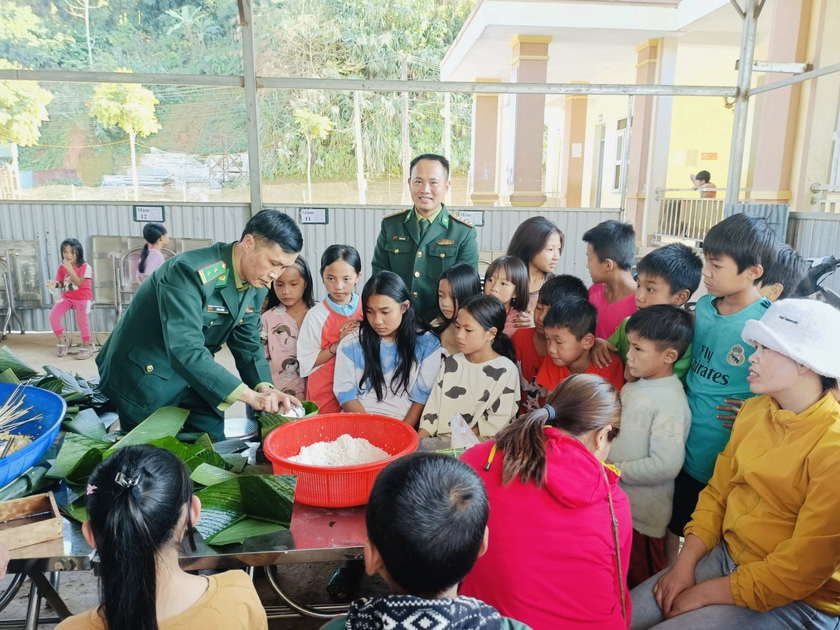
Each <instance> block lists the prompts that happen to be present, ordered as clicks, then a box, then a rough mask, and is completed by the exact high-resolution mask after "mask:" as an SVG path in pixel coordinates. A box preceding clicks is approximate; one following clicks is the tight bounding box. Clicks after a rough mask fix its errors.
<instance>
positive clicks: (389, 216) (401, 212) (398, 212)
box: [382, 208, 411, 219]
mask: <svg viewBox="0 0 840 630" xmlns="http://www.w3.org/2000/svg"><path fill="white" fill-rule="evenodd" d="M407 212H411V208H406V209H404V210H397V211H396V212H392V213H391V214H386V215H385V216H384V217H382V218H383V219H390V218H391V217H398V216H400V215H403V214H406V213H407Z"/></svg>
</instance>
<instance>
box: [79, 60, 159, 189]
mask: <svg viewBox="0 0 840 630" xmlns="http://www.w3.org/2000/svg"><path fill="white" fill-rule="evenodd" d="M117 72H131V71H130V70H126V69H124V68H120V69H118V70H117ZM157 104H158V100H157V99H156V98H155V95H154V94H153V93H152V91H151V90H149V89H147V88H144V87H143V86H142V85H140V84H139V83H105V84H101V85H98V86H97V87H96V89H95V90H94V92H93V100H92V101H91V104H90V115H91V116H93V118H95V119H96V120H97V121H98V122H99V123H100V124H101V125H102V126H103V127H104V128H105V129H108V128H110V127H119V128H120V129H122V130H123V131H124V132H125V133H126V134H128V140H129V143H130V145H131V178H132V183H133V185H134V199H135V201H136V200H137V198H138V193H139V190H138V186H137V157H136V151H135V146H134V141H135V139H136V138H137V136H138V135H139V136H140V137H141V138H145V137H147V136H149V135H151V134H153V133H157V132H158V131H159V130H160V128H161V126H160V123H159V122H158V120H157V118H156V117H155V105H157Z"/></svg>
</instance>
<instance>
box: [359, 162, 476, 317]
mask: <svg viewBox="0 0 840 630" xmlns="http://www.w3.org/2000/svg"><path fill="white" fill-rule="evenodd" d="M410 173H411V177H410V178H409V180H408V185H409V187H410V188H411V199H412V201H413V202H414V207H413V208H411V209H410V210H402V211H400V212H396V213H394V214H391V215H388V216H386V217H385V218H384V219H382V229H381V231H380V232H379V238H378V239H377V241H376V250H375V251H374V253H373V261H372V262H371V267H372V268H373V273H374V274H375V273H376V272H378V271H382V270H383V269H385V270H387V271H393V272H394V273H396V274H397V275H399V276H400V277H401V278H402V279H403V282H405V285H406V286H407V287H408V288H409V291H411V295H412V296H413V297H414V301H415V302H416V304H417V312H418V313H420V314H421V315H422V317H423V318H424V319H425V320H426V321H427V322H431V321H432V320H433V319H434V318H435V317H437V316H438V315H440V309H439V308H438V299H437V285H438V278H440V274H441V272H443V270H444V269H446V268H448V267H451V266H452V265H454V264H455V263H456V262H465V263H469V264H470V265H472V266H473V267H475V268H476V269H478V241H477V239H476V233H475V227H474V226H473V224H472V223H470V222H469V221H465V220H464V219H460V218H458V217H456V216H453V215H451V214H449V212H448V211H447V209H446V206H444V205H443V199H444V198H445V197H446V193H447V191H448V190H449V161H448V160H447V159H446V158H445V157H442V156H440V155H433V154H425V155H419V156H417V157H416V158H414V159H413V160H412V161H411V170H410Z"/></svg>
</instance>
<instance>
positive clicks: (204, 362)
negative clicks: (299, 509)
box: [96, 210, 303, 438]
mask: <svg viewBox="0 0 840 630" xmlns="http://www.w3.org/2000/svg"><path fill="white" fill-rule="evenodd" d="M302 246H303V237H302V236H301V233H300V229H298V227H297V225H295V222H294V221H293V220H292V219H291V218H290V217H288V216H286V215H285V214H282V213H280V212H278V211H276V210H263V211H262V212H260V213H258V214H257V215H255V216H254V217H252V218H251V220H250V221H248V224H247V225H246V226H245V230H244V232H243V234H242V238H241V240H240V241H239V242H238V243H217V244H215V245H212V246H210V247H205V248H203V249H197V250H193V251H190V252H185V253H183V254H180V255H178V256H175V257H174V258H172V259H170V260H168V261H167V262H166V263H164V264H163V265H162V266H161V267H160V268H159V269H157V270H156V271H155V272H154V273H153V274H152V275H151V276H149V278H147V279H146V281H145V282H143V284H141V285H140V288H139V289H138V290H137V293H136V295H135V296H134V299H133V300H132V301H131V304H130V305H129V307H128V310H127V311H126V313H125V315H124V316H123V317H122V318H121V319H120V321H119V322H117V326H116V327H115V328H114V332H113V333H112V334H111V336H110V338H109V339H108V341H107V342H106V343H105V345H104V346H103V347H102V351H101V352H100V353H99V356H98V357H97V358H96V364H97V365H98V366H99V374H100V377H101V381H100V387H101V389H102V392H103V393H104V394H105V395H106V396H108V397H109V398H110V399H111V401H112V402H113V403H114V405H115V406H116V407H117V411H118V412H119V416H120V426H121V427H122V428H123V429H131V428H133V427H134V426H136V425H137V424H138V423H140V422H142V421H143V420H145V419H146V418H147V417H148V416H149V415H151V414H152V413H153V412H154V411H155V410H157V409H159V408H160V407H165V406H175V407H182V408H184V409H188V410H189V411H190V415H189V417H188V418H187V423H186V427H185V430H187V431H196V432H202V433H205V432H206V433H209V434H210V435H212V436H214V437H217V438H223V437H224V412H225V410H226V409H227V408H228V407H230V406H231V405H232V404H233V403H234V402H236V401H238V400H241V401H243V402H245V403H247V404H249V405H251V406H252V407H253V408H254V409H257V410H263V411H268V412H277V411H282V410H285V411H289V409H290V408H291V406H292V405H297V404H299V402H298V400H297V399H295V398H293V397H290V396H288V395H286V394H283V393H281V392H279V391H277V390H275V389H274V387H273V385H272V380H271V371H270V369H269V366H268V362H267V361H266V358H265V348H264V347H263V346H262V344H261V343H260V308H261V306H262V303H263V300H264V299H265V296H266V293H267V290H266V287H267V286H270V285H271V283H272V282H273V281H274V279H275V278H276V277H278V276H279V275H280V274H281V273H283V270H284V269H285V268H286V267H288V266H289V265H291V264H293V263H294V262H295V260H296V259H297V256H298V253H299V252H300V250H301V248H302ZM224 344H227V345H228V347H229V348H230V351H231V353H232V354H233V356H234V358H235V360H236V369H237V371H238V372H239V377H236V376H234V375H233V374H231V373H230V372H229V371H228V370H226V369H225V368H224V367H222V366H221V365H219V364H218V363H216V361H215V360H214V359H213V357H214V355H215V354H216V353H217V352H218V351H219V350H220V349H221V347H222V345H224Z"/></svg>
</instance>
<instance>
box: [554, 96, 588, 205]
mask: <svg viewBox="0 0 840 630" xmlns="http://www.w3.org/2000/svg"><path fill="white" fill-rule="evenodd" d="M574 83H586V82H585V81H574ZM588 107H589V97H588V96H587V95H585V94H581V95H579V94H567V95H566V98H565V104H564V107H563V159H562V162H563V175H562V181H561V183H560V190H561V192H562V193H563V200H564V201H563V207H564V208H580V207H581V204H582V200H581V196H582V191H583V156H584V153H585V151H584V147H585V144H586V110H587V108H588Z"/></svg>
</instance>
